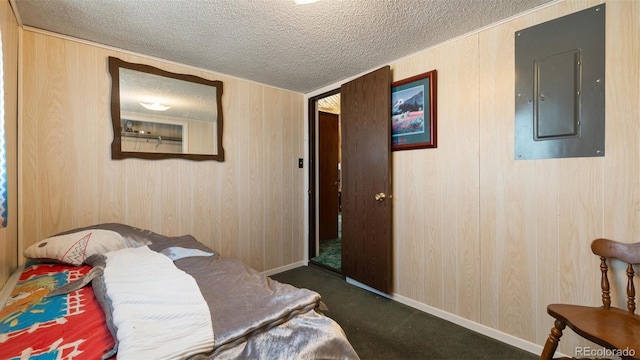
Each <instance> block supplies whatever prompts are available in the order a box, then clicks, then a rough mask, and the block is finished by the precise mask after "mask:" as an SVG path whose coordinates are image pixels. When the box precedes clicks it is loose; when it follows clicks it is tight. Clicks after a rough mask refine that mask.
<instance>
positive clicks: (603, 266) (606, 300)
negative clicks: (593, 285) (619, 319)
mask: <svg viewBox="0 0 640 360" xmlns="http://www.w3.org/2000/svg"><path fill="white" fill-rule="evenodd" d="M608 270H609V267H608V266H607V258H606V257H604V256H600V272H602V279H601V280H600V287H601V288H602V305H603V306H604V308H605V309H608V308H609V307H610V306H611V295H609V278H608V277H607V271H608Z"/></svg>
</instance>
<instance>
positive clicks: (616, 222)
mask: <svg viewBox="0 0 640 360" xmlns="http://www.w3.org/2000/svg"><path fill="white" fill-rule="evenodd" d="M606 11H607V22H606V32H607V37H606V47H607V51H606V53H607V57H606V59H605V62H606V64H607V67H606V94H605V96H606V99H605V103H606V109H605V111H606V122H607V123H606V129H605V135H606V150H605V158H606V159H608V161H605V163H604V174H605V175H604V179H603V181H604V187H603V188H604V192H605V193H604V206H605V213H604V216H605V221H604V235H605V236H606V237H610V238H612V239H616V240H619V241H624V242H635V241H638V239H640V216H639V212H640V132H638V131H637V129H639V128H640V23H639V22H638V19H640V4H639V3H638V2H636V1H626V2H612V3H607V9H606ZM610 19H614V20H610ZM634 20H635V21H634ZM621 93H624V94H625V95H626V96H619V94H621ZM634 129H635V130H634ZM619 143H622V144H628V145H627V146H624V147H622V146H618V144H619ZM620 173H622V174H625V176H613V174H620Z"/></svg>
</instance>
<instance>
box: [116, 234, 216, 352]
mask: <svg viewBox="0 0 640 360" xmlns="http://www.w3.org/2000/svg"><path fill="white" fill-rule="evenodd" d="M106 256H107V266H106V268H105V270H104V280H105V284H106V288H107V295H108V297H109V298H110V299H111V301H112V306H113V323H114V325H115V326H116V327H117V329H118V330H117V337H118V341H119V348H118V359H119V360H126V359H176V358H186V357H189V356H192V355H195V354H198V353H202V352H207V351H210V350H211V349H213V346H214V334H213V328H212V324H211V315H210V314H209V308H208V306H207V304H206V302H205V300H204V298H203V297H202V294H201V293H200V289H199V288H198V285H197V284H196V282H195V280H194V279H193V278H192V277H191V276H189V275H188V274H187V273H185V272H184V271H182V270H180V269H178V268H176V266H175V265H174V263H173V261H172V260H171V259H169V258H168V257H166V256H164V255H162V254H160V253H157V252H155V251H152V250H150V249H149V248H148V247H147V246H142V247H138V248H127V249H122V250H118V251H113V252H110V253H107V254H106ZM212 286H213V284H212Z"/></svg>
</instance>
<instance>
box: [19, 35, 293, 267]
mask: <svg viewBox="0 0 640 360" xmlns="http://www.w3.org/2000/svg"><path fill="white" fill-rule="evenodd" d="M21 38H22V42H23V44H22V59H23V60H22V63H21V74H22V92H21V96H22V117H21V121H20V125H21V129H20V145H21V147H20V154H21V162H20V168H21V176H20V195H21V198H20V241H21V245H20V248H21V249H24V248H25V247H27V246H29V245H31V244H33V243H35V242H37V241H39V240H41V239H43V238H46V237H48V236H50V235H52V234H55V233H57V232H60V231H63V230H66V229H73V228H76V227H80V226H85V225H89V224H96V223H103V222H120V223H126V224H130V225H133V226H136V227H140V228H144V229H149V230H152V231H155V232H159V233H162V234H166V235H180V234H192V235H194V236H195V237H196V238H197V239H199V240H200V241H201V242H203V243H205V244H206V245H208V246H210V247H211V248H213V249H215V250H217V251H219V252H221V253H222V254H223V255H224V256H230V257H235V258H238V259H241V260H242V261H244V262H245V263H246V264H248V265H250V266H252V267H254V268H255V269H257V270H259V271H264V270H269V269H275V268H279V267H282V266H285V265H289V264H292V263H296V262H299V261H301V260H303V259H304V255H305V254H304V241H303V239H304V229H303V227H304V208H303V207H304V202H303V199H304V195H305V192H304V189H303V186H304V170H303V169H298V167H297V164H298V158H300V157H303V155H304V148H303V143H304V133H303V131H304V130H303V124H304V120H303V119H304V115H303V107H304V105H303V95H302V94H298V93H292V92H289V91H283V90H280V89H276V88H272V87H268V86H263V85H260V84H257V83H253V82H250V81H245V80H239V79H237V78H232V77H228V76H224V75H221V74H216V73H212V72H207V71H202V70H198V69H193V68H190V67H186V66H181V65H178V64H175V63H170V62H164V61H160V60H157V59H151V58H147V57H144V56H139V55H136V54H131V53H128V52H123V51H117V50H114V49H107V48H104V47H101V46H97V45H93V44H87V43H84V42H80V41H74V40H73V39H67V38H61V37H57V36H53V35H50V34H45V33H40V32H36V31H32V30H29V29H25V30H23V31H22V37H21ZM108 56H115V57H118V58H120V59H122V60H125V61H129V62H136V63H144V64H149V65H153V66H156V67H159V68H162V69H164V70H168V71H172V72H177V73H187V74H193V75H198V76H201V77H204V78H208V79H213V80H221V81H222V82H223V84H224V90H223V95H222V101H223V114H224V138H223V144H224V148H225V156H226V160H225V162H222V163H220V162H213V161H204V162H196V161H188V160H178V159H170V160H160V161H149V160H140V159H125V160H111V156H110V144H111V140H112V136H113V134H112V128H111V116H110V111H109V105H110V94H111V92H110V91H111V79H110V76H109V73H108V70H107V57H108Z"/></svg>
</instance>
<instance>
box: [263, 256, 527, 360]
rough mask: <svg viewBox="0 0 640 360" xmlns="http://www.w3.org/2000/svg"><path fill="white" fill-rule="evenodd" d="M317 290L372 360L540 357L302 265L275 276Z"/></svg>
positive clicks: (357, 347) (360, 352)
mask: <svg viewBox="0 0 640 360" xmlns="http://www.w3.org/2000/svg"><path fill="white" fill-rule="evenodd" d="M271 278H273V279H274V280H277V281H280V282H283V283H288V284H292V285H294V286H297V287H301V288H307V289H311V290H314V291H317V292H318V293H320V295H321V296H322V300H323V302H324V303H325V304H326V305H327V306H328V307H329V311H327V312H325V314H326V315H327V316H329V317H331V318H333V319H334V320H336V322H338V324H340V325H341V326H342V328H343V329H344V331H345V333H346V335H347V338H348V339H349V341H350V342H351V344H352V345H353V348H354V349H355V350H356V352H357V353H358V355H360V357H361V358H362V359H363V360H366V359H460V360H462V359H474V360H480V359H491V360H497V359H509V360H511V359H513V360H516V359H532V360H533V359H538V356H536V355H534V354H531V353H529V352H526V351H523V350H520V349H518V348H515V347H513V346H510V345H507V344H504V343H501V342H499V341H497V340H494V339H492V338H489V337H486V336H484V335H482V334H479V333H476V332H473V331H471V330H468V329H466V328H463V327H461V326H458V325H455V324H453V323H450V322H448V321H445V320H442V319H440V318H437V317H435V316H432V315H429V314H427V313H424V312H422V311H420V310H416V309H414V308H412V307H409V306H406V305H404V304H401V303H399V302H396V301H393V300H390V299H387V298H385V297H382V296H379V295H376V294H374V293H371V292H369V291H366V290H364V289H361V288H359V287H357V286H354V285H351V284H348V283H347V282H346V281H344V279H343V278H342V277H341V276H339V275H338V274H336V273H333V272H330V271H328V270H324V269H320V268H317V267H314V266H302V267H299V268H295V269H292V270H289V271H285V272H282V273H280V274H276V275H273V276H271Z"/></svg>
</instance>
